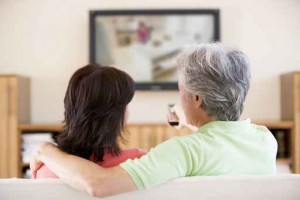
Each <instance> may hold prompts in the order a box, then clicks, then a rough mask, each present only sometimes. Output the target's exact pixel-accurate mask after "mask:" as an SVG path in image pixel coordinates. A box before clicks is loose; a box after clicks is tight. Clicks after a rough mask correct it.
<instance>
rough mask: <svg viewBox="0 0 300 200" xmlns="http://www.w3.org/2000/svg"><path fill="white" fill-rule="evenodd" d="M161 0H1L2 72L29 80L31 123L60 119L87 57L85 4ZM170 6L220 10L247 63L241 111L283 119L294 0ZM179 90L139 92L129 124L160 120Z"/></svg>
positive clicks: (296, 32) (298, 53)
mask: <svg viewBox="0 0 300 200" xmlns="http://www.w3.org/2000/svg"><path fill="white" fill-rule="evenodd" d="M169 5H170V2H169V1H161V0H143V1H141V0H126V1H120V0H42V1H40V0H27V1H24V0H1V1H0V73H15V74H22V75H25V76H28V77H30V78H31V89H32V93H31V98H32V102H31V104H32V105H31V108H32V113H31V115H32V122H33V123H55V122H59V121H61V120H62V119H63V97H64V93H65V90H66V87H67V82H68V80H69V78H70V76H71V74H72V73H73V72H74V71H75V70H76V69H77V68H79V67H81V66H83V65H85V64H87V62H88V10H90V9H118V8H121V9H125V8H128V9H138V8H145V9H151V8H169V7H168V6H169ZM172 6H173V8H193V9H196V8H220V9H221V38H222V41H223V42H225V43H227V44H231V45H234V46H237V47H238V48H241V49H242V50H243V51H244V52H246V53H247V54H248V56H249V57H250V59H251V61H252V75H253V79H252V86H251V89H250V93H249V95H248V99H247V101H246V109H245V112H244V114H243V117H244V118H245V117H250V118H252V119H279V118H280V93H279V92H280V87H279V75H280V74H282V73H284V72H290V71H294V70H299V71H300V1H299V0H243V1H239V0H223V1H220V0H202V1H197V0H185V1H181V0H173V3H172ZM170 102H178V93H177V92H137V94H136V96H135V98H134V100H133V102H132V105H131V115H130V121H131V122H149V123H151V122H164V119H165V111H166V106H167V104H168V103H170Z"/></svg>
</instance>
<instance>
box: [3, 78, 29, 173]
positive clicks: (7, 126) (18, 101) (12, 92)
mask: <svg viewBox="0 0 300 200" xmlns="http://www.w3.org/2000/svg"><path fill="white" fill-rule="evenodd" d="M29 85H30V80H29V79H28V78H26V77H22V76H17V75H13V74H11V75H1V74H0V178H10V177H15V176H17V175H18V170H19V168H18V167H17V166H16V164H17V163H18V162H19V158H18V156H19V154H20V149H19V146H20V143H19V142H20V140H19V137H18V124H20V123H29V119H30V99H29V98H30V87H29Z"/></svg>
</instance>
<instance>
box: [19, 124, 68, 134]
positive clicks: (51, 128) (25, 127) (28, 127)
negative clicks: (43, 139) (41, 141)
mask: <svg viewBox="0 0 300 200" xmlns="http://www.w3.org/2000/svg"><path fill="white" fill-rule="evenodd" d="M18 128H19V130H20V131H21V132H35V131H42V132H47V131H48V132H61V131H62V130H63V124H20V125H19V127H18Z"/></svg>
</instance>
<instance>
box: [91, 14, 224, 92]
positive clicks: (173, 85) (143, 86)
mask: <svg viewBox="0 0 300 200" xmlns="http://www.w3.org/2000/svg"><path fill="white" fill-rule="evenodd" d="M172 14H173V15H185V14H195V15H201V14H205V15H207V14H209V15H212V16H213V18H214V22H215V23H214V41H220V10H219V9H179V10H178V9H161V10H157V9H156V10H91V11H90V13H89V31H90V33H89V34H90V38H89V39H90V47H89V49H90V52H89V60H90V62H91V63H95V62H96V58H95V50H96V47H95V41H96V38H95V29H96V27H95V18H96V17H97V16H99V15H100V16H101V15H102V16H112V15H172ZM136 89H137V90H178V84H177V82H159V83H155V82H136Z"/></svg>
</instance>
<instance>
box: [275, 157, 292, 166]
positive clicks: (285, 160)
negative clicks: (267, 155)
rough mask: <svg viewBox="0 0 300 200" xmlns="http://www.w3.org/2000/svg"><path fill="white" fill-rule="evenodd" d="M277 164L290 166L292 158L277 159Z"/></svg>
mask: <svg viewBox="0 0 300 200" xmlns="http://www.w3.org/2000/svg"><path fill="white" fill-rule="evenodd" d="M276 163H277V164H280V165H284V164H288V165H290V164H291V163H292V161H291V159H290V158H277V159H276Z"/></svg>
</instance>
